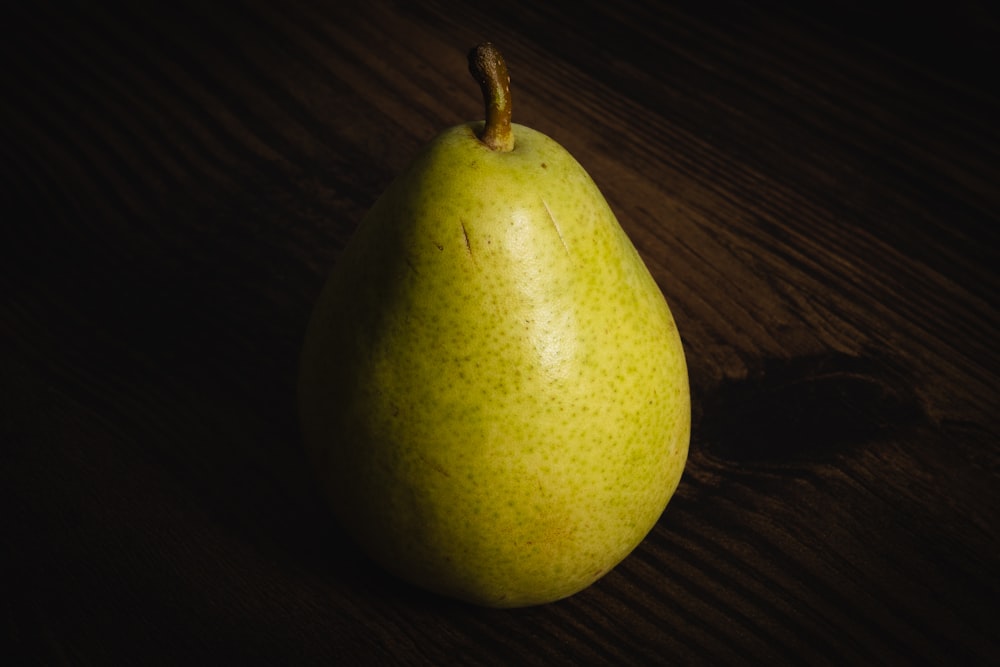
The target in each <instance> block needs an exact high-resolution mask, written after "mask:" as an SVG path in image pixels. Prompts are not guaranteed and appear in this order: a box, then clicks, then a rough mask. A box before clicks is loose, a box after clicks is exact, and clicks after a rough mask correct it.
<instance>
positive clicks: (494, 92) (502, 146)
mask: <svg viewBox="0 0 1000 667" xmlns="http://www.w3.org/2000/svg"><path fill="white" fill-rule="evenodd" d="M469 72H471V73H472V76H473V77H474V78H475V79H476V81H478V82H479V88H480V89H481V90H482V91H483V101H484V102H485V103H486V125H485V126H484V127H483V131H482V132H481V133H480V134H479V140H480V141H482V142H483V143H484V144H486V145H487V146H489V147H490V148H491V149H492V150H495V151H499V152H503V153H506V152H509V151H512V150H514V132H513V131H512V130H511V126H510V117H511V103H510V75H509V74H508V73H507V63H505V62H504V59H503V56H502V55H501V54H500V51H499V50H498V49H497V47H495V46H493V45H492V44H491V43H489V42H484V43H482V44H480V45H479V46H477V47H476V48H474V49H472V50H471V51H469Z"/></svg>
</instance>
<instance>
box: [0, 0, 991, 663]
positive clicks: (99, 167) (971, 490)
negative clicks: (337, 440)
mask: <svg viewBox="0 0 1000 667" xmlns="http://www.w3.org/2000/svg"><path fill="white" fill-rule="evenodd" d="M20 4H21V5H24V6H20V5H18V7H19V8H17V9H11V8H8V10H7V11H6V12H5V14H4V20H3V28H2V30H3V35H4V37H3V40H2V46H0V49H2V52H3V58H2V63H0V71H2V82H3V102H2V107H0V108H2V115H0V131H2V143H0V146H2V159H0V168H2V183H3V189H2V192H3V198H4V199H3V221H2V225H0V229H2V231H0V295H2V296H0V369H2V372H0V406H2V407H0V439H2V460H0V489H2V490H0V494H2V495H0V508H2V509H0V549H2V550H0V556H2V559H3V570H2V571H3V588H2V589H0V600H2V607H0V609H2V614H3V620H2V627H3V630H4V634H5V636H6V639H7V640H8V641H7V642H5V643H4V644H3V647H4V648H3V650H4V651H5V652H7V653H10V654H19V655H20V656H22V657H23V656H27V657H29V658H31V660H29V661H28V662H27V663H22V662H17V663H8V664H33V663H35V662H38V663H44V664H71V665H80V664H101V665H105V664H159V663H163V664H199V663H204V662H207V661H211V662H213V663H218V664H250V663H263V664H270V665H278V664H313V663H323V664H345V665H350V664H370V663H373V664H449V663H454V664H497V665H500V664H515V665H535V664H537V665H553V664H577V665H582V664H604V663H606V664H619V665H625V664H653V663H669V664H710V665H718V664H748V663H765V664H793V663H806V664H833V665H848V664H849V665H860V664H894V665H895V664H923V663H926V664H976V663H979V664H987V663H992V664H997V661H998V660H1000V642H998V634H1000V633H998V631H1000V625H998V622H997V618H998V611H1000V609H998V604H997V601H998V593H1000V568H998V565H1000V563H998V553H1000V529H998V527H997V519H998V510H1000V503H998V500H1000V492H998V484H1000V478H998V462H1000V456H998V434H1000V420H998V417H997V414H998V410H1000V405H998V401H997V384H998V379H1000V363H998V358H1000V357H998V352H997V342H998V341H997V333H998V324H1000V314H998V312H1000V311H998V304H997V298H996V297H997V288H998V275H997V266H998V259H1000V257H998V255H1000V253H998V243H997V242H998V231H997V230H998V222H1000V214H998V212H1000V185H998V184H1000V131H998V129H997V128H998V122H997V121H998V119H1000V97H998V92H997V88H996V87H995V83H996V79H995V78H993V77H995V74H996V69H997V65H998V63H1000V59H998V58H997V55H998V53H997V49H998V47H997V45H998V44H1000V28H998V26H1000V21H998V16H997V11H996V10H995V9H991V8H989V7H988V6H987V3H979V2H968V3H957V4H956V3H952V4H950V5H947V6H941V7H936V8H934V9H933V10H931V9H919V8H916V7H911V8H910V9H909V11H908V12H906V13H900V12H897V11H894V10H893V9H892V8H891V6H888V5H879V4H876V5H875V6H874V7H873V6H871V5H869V4H867V3H847V5H848V6H846V7H844V6H840V5H841V4H842V3H823V4H821V5H814V6H813V8H812V9H810V10H808V11H806V10H801V9H795V8H792V7H791V6H786V5H785V4H782V3H776V2H765V3H763V4H761V3H746V4H744V3H741V2H729V1H727V2H709V3H701V2H698V3H696V2H677V3H670V4H666V5H664V6H660V5H661V3H655V2H642V1H641V0H621V1H620V2H600V3H597V2H579V3H575V9H573V10H572V11H569V10H556V9H551V8H549V5H548V4H546V3H543V2H535V1H531V2H527V1H525V2H521V1H520V0H513V1H512V2H509V3H504V4H503V5H502V6H501V5H500V4H495V5H494V6H493V7H492V8H490V9H486V10H480V9H475V8H472V7H469V6H466V4H465V3H447V2H427V3H419V4H420V8H416V7H409V6H408V3H387V2H382V1H379V0H375V1H371V2H364V3H349V2H344V1H342V0H337V1H336V2H309V3H306V2H303V3H294V4H291V5H286V4H284V3H268V2H253V1H248V2H247V3H246V4H244V5H239V6H237V5H235V4H233V3H224V4H211V3H207V4H206V3H201V2H187V1H185V0H181V1H179V2H171V3H161V4H163V5H166V6H168V7H169V8H163V9H159V10H152V11H150V10H139V9H136V8H124V9H109V8H98V7H96V6H95V7H92V6H90V5H91V4H92V3H83V2H80V3H51V2H41V3H20ZM93 4H95V5H97V4H100V3H93ZM139 4H142V3H139ZM827 4H829V5H830V6H826V5H827ZM834 4H836V5H837V6H833V5H834ZM914 4H915V5H917V6H922V5H920V3H914ZM28 5H30V6H31V8H30V9H28V8H25V7H27V6H28ZM209 5H210V6H209ZM855 5H856V6H855ZM803 6H805V4H803ZM484 38H489V39H492V40H493V41H495V42H496V43H497V44H498V45H499V46H500V47H501V49H502V50H503V51H504V52H505V54H506V56H507V60H508V63H509V66H510V70H511V73H512V76H513V95H514V105H515V108H514V113H515V120H516V121H517V122H520V123H523V124H526V125H529V126H532V127H534V128H536V129H539V130H541V131H543V132H545V133H547V134H549V135H550V136H552V137H554V138H555V139H556V140H557V141H559V142H560V143H562V144H563V145H564V146H565V147H566V148H567V149H569V151H570V152H571V153H573V154H574V155H575V156H576V157H577V159H578V160H579V161H580V162H581V163H582V164H583V165H584V166H585V167H586V168H587V169H588V171H589V172H590V174H591V175H592V176H593V178H594V179H595V181H596V182H597V183H598V184H599V186H600V187H601V188H602V190H603V191H604V193H605V195H606V196H607V198H608V200H609V202H610V204H611V205H612V207H613V208H614V210H615V211H616V212H617V214H618V217H619V219H620V220H621V223H622V225H623V226H624V227H625V229H626V230H627V232H628V233H629V234H630V235H631V237H632V239H633V240H634V242H635V245H636V246H637V248H638V249H639V251H640V253H641V254H642V256H643V258H644V259H645V260H646V262H647V264H648V265H649V267H650V270H651V272H652V273H653V275H654V277H655V278H656V280H657V282H658V283H659V285H660V286H661V288H662V290H663V292H664V294H665V295H666V296H667V299H668V301H669V302H670V304H671V307H672V309H673V313H674V315H675V317H676V319H677V322H678V326H679V328H680V331H681V334H682V336H683V338H684V342H685V346H686V351H687V355H688V363H689V368H690V378H691V388H692V394H693V399H694V404H695V409H694V418H695V424H694V434H693V438H692V447H691V455H690V459H689V462H688V467H687V471H686V473H685V476H684V478H683V481H682V483H681V485H680V488H679V490H678V492H677V494H676V496H675V497H674V499H673V500H672V502H671V503H670V505H669V507H668V509H667V511H666V513H665V514H664V515H663V517H662V519H661V520H660V522H659V523H658V524H657V526H656V528H655V529H654V531H653V532H652V534H650V536H649V537H648V538H647V539H646V540H645V541H644V542H643V543H642V545H641V546H640V547H639V548H638V549H637V550H636V551H635V552H634V553H633V555H632V556H630V557H629V558H628V559H627V560H626V561H625V562H624V563H622V564H621V565H620V566H619V567H618V568H617V569H615V570H614V571H613V572H611V573H610V574H609V575H607V576H606V577H605V578H604V579H602V580H601V581H599V582H598V583H597V584H596V585H594V586H593V587H591V588H590V589H588V590H586V591H584V592H582V593H580V594H579V595H576V596H574V597H572V598H570V599H567V600H565V601H562V602H559V603H555V604H552V605H547V606H542V607H536V608H529V609H522V610H514V611H497V610H489V609H480V608H473V607H470V606H467V605H464V604H461V603H457V602H451V601H447V600H442V599H438V598H436V597H433V596H431V595H428V594H425V593H422V592H420V591H418V590H415V589H412V588H410V587H408V586H405V585H402V584H400V583H398V582H396V581H394V580H392V579H390V578H389V577H387V576H386V575H384V574H383V573H382V572H381V571H380V570H379V569H378V568H376V567H374V566H372V565H371V564H369V562H368V561H367V560H365V559H364V558H363V557H362V556H360V555H359V554H358V553H357V552H356V551H355V549H354V548H353V547H352V546H351V544H350V542H349V541H348V540H346V539H345V538H344V537H343V535H342V534H341V532H340V531H339V530H338V528H337V527H336V526H335V525H334V524H333V523H332V522H331V520H330V519H329V517H328V515H327V513H326V510H325V509H324V507H323V505H322V503H321V501H320V500H319V496H318V494H317V493H316V491H315V489H314V487H313V486H312V484H311V481H310V480H311V477H310V472H309V470H308V468H307V466H306V464H305V461H304V456H303V454H302V452H301V447H300V439H299V433H298V426H297V423H296V419H295V408H294V383H295V373H296V368H295V367H296V361H297V358H296V357H297V353H298V349H299V345H300V341H301V336H302V333H303V330H304V327H305V323H306V319H307V317H308V314H309V311H310V308H311V305H312V303H313V301H314V299H315V298H316V296H317V294H318V291H319V288H320V286H321V284H322V282H323V279H324V277H325V275H326V273H327V271H328V270H329V268H330V267H331V266H332V265H333V264H334V262H336V260H337V257H338V253H339V251H340V250H341V249H342V248H343V246H344V244H345V242H346V240H347V238H348V237H349V236H350V234H351V232H352V230H353V229H354V228H355V226H356V225H357V224H358V222H359V220H360V219H361V217H362V215H363V214H364V212H365V211H366V210H367V208H368V207H369V206H370V205H371V203H372V202H373V200H374V199H375V198H376V197H377V196H378V194H379V193H380V192H381V191H382V189H383V188H384V187H385V186H386V184H387V183H388V182H389V180H390V179H391V178H392V176H393V175H394V174H395V173H397V172H398V171H400V170H401V169H402V168H403V167H404V166H405V165H406V163H407V162H408V161H409V159H410V158H411V157H412V156H413V155H414V154H415V152H416V151H417V149H418V148H419V147H420V146H421V145H422V144H424V143H425V142H427V141H428V140H429V139H430V138H431V137H432V136H433V135H434V134H435V133H436V132H437V131H439V130H441V129H443V128H445V127H448V126H450V125H453V124H456V123H458V122H461V121H464V120H470V119H475V118H478V117H480V114H481V101H480V99H479V92H478V89H477V87H476V85H475V83H474V82H473V81H472V80H471V78H470V77H469V75H468V73H467V70H466V62H465V53H466V51H467V49H468V48H469V47H471V46H472V45H473V44H475V43H476V42H478V41H480V40H482V39H484ZM4 662H6V660H5V661H4Z"/></svg>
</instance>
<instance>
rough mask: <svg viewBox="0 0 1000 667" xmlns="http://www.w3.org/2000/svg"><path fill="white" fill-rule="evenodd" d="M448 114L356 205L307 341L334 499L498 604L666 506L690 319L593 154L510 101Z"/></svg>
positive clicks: (484, 80) (496, 82)
mask: <svg viewBox="0 0 1000 667" xmlns="http://www.w3.org/2000/svg"><path fill="white" fill-rule="evenodd" d="M470 69H471V71H472V73H473V74H474V75H475V76H476V77H477V78H478V79H479V81H480V84H481V86H482V89H483V95H484V98H485V101H486V122H485V123H484V122H481V121H480V122H472V123H467V124H463V125H459V126H457V127H453V128H451V129H448V130H445V131H444V132H443V133H441V134H440V135H438V136H437V137H436V138H435V139H433V140H432V141H431V143H430V144H429V145H428V146H426V147H425V148H424V149H423V150H422V151H421V152H420V153H419V154H418V155H417V157H416V158H415V160H414V161H413V163H412V164H411V165H410V166H409V167H408V168H407V169H406V170H405V171H404V172H403V173H401V174H400V175H399V176H398V177H397V178H396V180H395V181H394V182H393V183H392V184H391V185H390V186H389V187H388V189H387V190H386V191H385V193H384V194H383V195H382V196H381V197H380V198H379V199H378V200H377V201H376V203H375V204H374V206H373V207H372V209H371V210H370V211H369V213H368V214H367V215H366V216H365V218H364V219H363V220H362V222H361V224H360V226H359V227H358V229H357V231H356V232H355V234H354V236H353V237H352V238H351V240H350V241H349V243H348V245H347V247H346V249H345V250H344V252H343V253H342V255H341V257H340V258H339V261H338V263H337V265H336V267H335V268H334V269H333V272H332V274H331V275H330V277H329V279H328V281H327V282H326V284H325V286H324V288H323V290H322V292H321V295H320V297H319V300H318V302H317V304H316V306H315V309H314V311H313V314H312V317H311V320H310V323H309V326H308V330H307V333H306V337H305V342H304V345H303V350H302V356H301V367H300V377H299V406H300V417H301V424H302V430H303V436H304V440H305V443H306V447H307V450H308V452H309V454H310V457H311V461H312V464H313V465H314V467H315V469H316V471H317V473H318V475H319V479H320V481H321V483H322V487H323V488H324V490H325V492H326V493H327V495H328V496H329V501H330V504H331V506H332V509H333V514H334V515H335V517H336V518H337V519H338V520H339V522H340V523H341V524H342V526H343V527H344V528H345V529H346V530H347V531H348V533H349V534H350V535H351V536H352V537H353V539H354V540H356V542H357V543H358V544H359V545H360V546H361V547H362V548H363V550H364V551H366V552H367V553H368V554H369V555H370V556H371V557H372V558H373V559H374V560H375V561H377V562H378V563H380V564H381V565H382V566H384V567H385V568H386V569H387V570H389V571H390V572H391V573H394V574H395V575H397V576H398V577H400V578H402V579H404V580H406V581H409V582H411V583H413V584H416V585H417V586H420V587H423V588H426V589H429V590H431V591H434V592H436V593H439V594H442V595H445V596H451V597H454V598H459V599H462V600H466V601H469V602H473V603H476V604H480V605H485V606H491V607H520V606H528V605H537V604H543V603H547V602H551V601H554V600H558V599H561V598H564V597H567V596H569V595H572V594H574V593H576V592H578V591H580V590H582V589H584V588H586V587H587V586H589V585H590V584H592V583H593V582H594V581H596V580H597V579H598V578H600V577H601V576H602V575H604V574H605V573H607V572H608V571H609V570H611V569H612V568H613V567H614V566H615V565H616V564H618V563H619V562H620V561H621V560H623V559H624V558H625V557H626V556H627V555H628V554H629V553H630V552H631V551H632V550H633V549H634V548H635V547H636V546H637V545H638V544H639V543H640V542H641V541H642V539H643V538H644V537H645V536H646V535H647V533H648V532H649V531H650V530H651V529H652V527H653V525H654V524H655V523H656V522H657V521H658V519H659V517H660V516H661V514H662V512H663V510H664V508H665V507H666V505H667V501H668V500H669V499H670V497H671V495H672V494H673V493H674V491H675V489H676V488H677V485H678V483H679V481H680V477H681V473H682V471H683V468H684V464H685V461H686V459H687V451H688V440H689V434H690V424H691V408H690V398H689V389H688V379H687V367H686V364H685V359H684V352H683V349H682V347H681V339H680V336H679V334H678V331H677V327H676V326H675V323H674V320H673V317H672V315H671V313H670V310H669V308H668V306H667V303H666V301H665V300H664V297H663V295H662V294H661V292H660V290H659V288H658V287H657V284H656V283H655V282H654V280H653V278H652V277H651V275H650V273H649V271H648V269H647V268H646V266H645V264H644V263H643V261H642V259H641V258H640V256H639V254H638V253H637V251H636V249H635V248H634V246H633V245H632V243H631V242H630V241H629V239H628V237H627V236H626V234H625V232H624V231H623V230H622V228H621V226H620V225H619V223H618V221H617V220H616V218H615V216H614V214H613V213H612V211H611V209H610V208H609V206H608V204H607V202H606V201H605V199H604V197H603V196H602V195H601V193H600V191H599V190H598V188H597V186H596V185H595V184H594V182H593V181H592V180H591V178H590V177H589V176H588V175H587V173H586V172H585V171H584V169H583V168H582V167H581V166H580V165H579V164H578V163H577V162H576V161H575V160H574V159H573V157H571V156H570V154H569V153H568V152H567V151H566V150H565V149H563V148H562V147H561V146H560V145H559V144H557V143H556V142H555V141H553V140H552V139H550V138H549V137H547V136H545V135H544V134H541V133H539V132H536V131H534V130H532V129H529V128H527V127H524V126H521V125H517V124H512V123H511V121H510V118H511V116H510V109H511V106H510V91H509V78H508V76H507V70H506V65H505V64H504V62H503V59H502V57H501V55H500V54H499V52H498V51H497V50H496V49H495V48H494V47H493V46H492V45H490V44H488V43H487V44H483V45H480V46H479V47H477V48H476V49H474V50H473V51H472V53H470Z"/></svg>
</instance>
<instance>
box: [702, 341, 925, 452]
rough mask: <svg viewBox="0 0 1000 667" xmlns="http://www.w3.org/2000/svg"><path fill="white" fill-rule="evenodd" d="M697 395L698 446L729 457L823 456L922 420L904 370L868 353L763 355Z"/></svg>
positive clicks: (920, 410)
mask: <svg viewBox="0 0 1000 667" xmlns="http://www.w3.org/2000/svg"><path fill="white" fill-rule="evenodd" d="M699 394H701V398H700V400H696V401H695V406H694V413H695V414H694V422H695V429H694V430H695V432H696V434H697V436H696V437H697V442H698V446H699V448H700V449H702V450H704V452H705V453H707V454H708V455H710V456H712V457H714V458H716V459H720V460H725V461H731V462H734V463H762V464H768V463H777V464H780V463H803V462H811V461H816V462H821V461H828V460H830V459H832V458H833V457H835V456H837V455H839V454H844V453H849V452H850V451H851V450H853V449H855V448H858V447H863V446H864V445H866V444H868V443H871V442H872V441H875V440H878V439H881V438H887V437H892V436H895V435H898V434H900V433H903V432H905V431H907V430H908V429H911V428H913V427H915V426H917V425H918V424H920V423H923V422H926V421H927V419H928V417H927V413H926V410H925V408H924V406H923V404H922V402H921V400H920V397H919V396H918V394H917V393H916V391H915V388H914V382H913V379H912V378H911V377H910V374H909V373H908V372H907V371H906V370H905V369H904V368H903V367H902V366H901V365H899V364H898V363H895V362H893V361H891V360H889V359H887V358H886V357H884V356H883V357H880V356H877V355H873V354H864V355H860V356H850V355H846V354H841V353H830V354H821V355H815V356H808V357H799V358H795V359H787V360H785V359H769V360H766V361H765V362H764V363H763V364H762V366H761V367H760V368H759V369H756V370H754V371H751V372H750V373H749V374H748V376H747V377H746V378H742V379H739V380H731V381H728V382H725V383H723V384H722V385H720V386H718V387H715V388H713V389H711V390H708V391H703V392H699Z"/></svg>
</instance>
